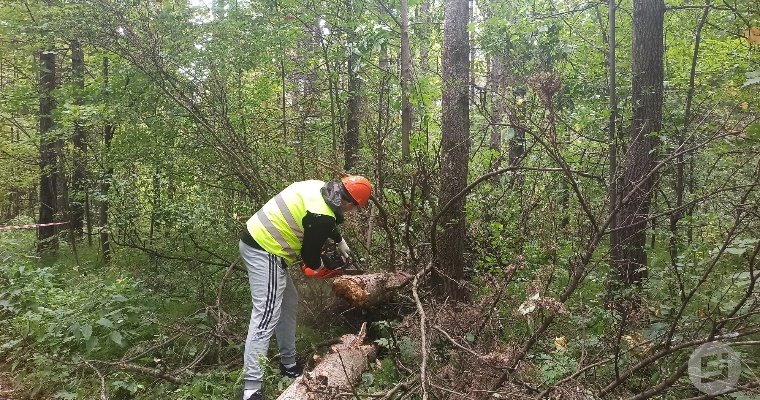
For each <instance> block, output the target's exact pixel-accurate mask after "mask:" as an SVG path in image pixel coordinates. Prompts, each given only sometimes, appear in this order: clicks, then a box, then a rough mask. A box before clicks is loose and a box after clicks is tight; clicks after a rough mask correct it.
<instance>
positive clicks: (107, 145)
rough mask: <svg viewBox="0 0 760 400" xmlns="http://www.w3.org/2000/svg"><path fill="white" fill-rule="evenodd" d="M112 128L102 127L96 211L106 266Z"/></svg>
mask: <svg viewBox="0 0 760 400" xmlns="http://www.w3.org/2000/svg"><path fill="white" fill-rule="evenodd" d="M108 77H109V75H108V58H107V57H106V58H104V59H103V97H104V100H105V101H106V102H108V98H109V88H108ZM113 133H114V127H113V125H112V124H111V122H110V121H109V122H106V124H105V126H103V154H104V157H103V164H104V165H106V168H105V171H103V177H102V179H101V181H100V197H101V199H100V204H99V210H98V214H99V215H98V216H99V218H98V220H99V223H100V249H101V254H102V257H103V262H105V263H106V264H108V263H110V262H111V234H110V228H109V226H108V189H109V188H110V186H111V177H112V176H113V168H112V167H111V158H110V156H109V151H110V150H111V140H112V139H113Z"/></svg>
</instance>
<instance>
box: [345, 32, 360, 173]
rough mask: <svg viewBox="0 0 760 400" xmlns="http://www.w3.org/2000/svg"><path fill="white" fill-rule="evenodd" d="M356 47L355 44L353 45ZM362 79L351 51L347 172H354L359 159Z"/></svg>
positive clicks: (346, 146)
mask: <svg viewBox="0 0 760 400" xmlns="http://www.w3.org/2000/svg"><path fill="white" fill-rule="evenodd" d="M353 45H355V44H353ZM360 88H361V79H360V78H359V70H358V56H357V54H356V53H355V52H354V51H353V49H351V50H350V53H349V55H348V104H347V107H346V108H347V112H348V114H347V115H346V137H345V148H344V149H343V151H344V155H345V167H344V169H345V170H346V171H353V170H354V168H356V162H357V160H358V158H359V113H360V112H361V110H360V108H361V94H360V93H359V91H360Z"/></svg>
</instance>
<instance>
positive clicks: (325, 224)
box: [239, 175, 372, 400]
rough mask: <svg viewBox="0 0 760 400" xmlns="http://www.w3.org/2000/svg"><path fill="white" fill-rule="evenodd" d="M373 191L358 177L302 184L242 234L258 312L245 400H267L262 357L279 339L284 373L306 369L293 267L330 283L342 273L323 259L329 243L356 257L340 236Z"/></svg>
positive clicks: (248, 346)
mask: <svg viewBox="0 0 760 400" xmlns="http://www.w3.org/2000/svg"><path fill="white" fill-rule="evenodd" d="M371 192H372V185H371V184H370V183H369V181H368V180H367V178H365V177H363V176H358V175H351V176H347V177H344V178H342V179H341V180H340V182H337V181H331V182H323V181H317V180H311V181H304V182H296V183H293V184H292V185H290V186H288V187H287V188H285V190H283V191H282V192H280V193H279V194H278V195H277V196H274V197H273V198H272V199H271V200H269V201H268V202H267V203H266V204H264V206H263V207H261V209H260V210H259V211H258V212H257V213H256V214H254V215H253V216H252V217H251V218H250V219H249V220H248V222H247V223H246V228H245V229H243V232H241V234H240V244H239V247H240V256H241V258H242V259H243V262H244V263H245V266H246V268H247V269H248V283H249V285H250V287H251V298H252V299H253V310H252V311H251V321H250V324H249V326H248V337H247V339H246V341H245V354H244V357H243V379H244V381H245V386H244V390H243V400H261V399H263V398H264V397H263V391H262V389H261V382H262V379H263V372H262V370H261V367H260V366H259V357H261V356H264V355H266V353H267V349H268V348H269V339H270V338H271V337H272V334H273V333H274V334H275V336H276V337H277V344H278V346H279V348H280V372H281V373H282V374H283V375H285V376H289V377H293V378H294V377H297V376H299V375H301V373H302V372H303V367H302V366H301V365H298V364H296V346H295V344H296V343H295V342H296V308H297V306H298V293H297V292H296V289H295V287H294V286H293V281H292V280H291V278H290V275H289V274H288V271H287V266H288V265H290V264H293V263H295V262H296V261H298V260H299V259H300V260H301V261H302V262H303V265H302V267H301V269H302V270H303V272H304V274H306V275H307V276H310V277H314V278H321V279H326V278H330V277H333V276H337V275H340V273H341V272H340V270H334V269H330V266H329V265H324V263H323V262H322V258H321V257H320V253H321V250H322V246H323V245H324V244H325V242H326V241H327V239H332V240H333V241H335V243H337V250H338V252H339V253H340V254H341V255H342V256H343V257H344V258H346V259H347V258H348V257H350V255H351V254H350V252H351V250H350V249H349V247H348V244H347V243H346V240H345V239H343V237H342V236H341V234H340V230H338V224H340V223H342V222H343V214H344V213H345V212H347V211H352V210H355V209H356V208H357V207H364V206H366V205H367V202H368V201H369V197H370V194H371Z"/></svg>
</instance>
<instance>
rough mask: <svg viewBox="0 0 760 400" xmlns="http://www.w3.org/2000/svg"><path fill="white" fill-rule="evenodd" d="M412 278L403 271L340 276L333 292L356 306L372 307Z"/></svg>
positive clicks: (334, 282)
mask: <svg viewBox="0 0 760 400" xmlns="http://www.w3.org/2000/svg"><path fill="white" fill-rule="evenodd" d="M411 278H412V276H411V275H409V274H406V273H403V272H379V273H371V274H364V275H352V276H340V277H338V278H336V279H335V280H334V281H333V292H334V293H335V295H336V296H338V297H340V298H342V299H344V300H346V301H348V302H349V303H351V305H353V306H355V307H370V306H372V305H374V304H377V303H378V302H379V301H381V300H382V299H383V298H384V297H385V296H386V295H387V294H388V293H390V292H392V291H393V290H395V289H398V288H399V287H401V286H403V285H404V284H406V283H407V282H409V280H410V279H411Z"/></svg>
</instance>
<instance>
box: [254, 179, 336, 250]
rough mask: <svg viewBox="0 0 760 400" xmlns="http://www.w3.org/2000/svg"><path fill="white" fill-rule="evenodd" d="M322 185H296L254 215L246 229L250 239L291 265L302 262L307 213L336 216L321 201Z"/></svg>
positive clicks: (319, 183)
mask: <svg viewBox="0 0 760 400" xmlns="http://www.w3.org/2000/svg"><path fill="white" fill-rule="evenodd" d="M324 184H325V183H324V182H322V181H316V180H313V181H304V182H296V183H294V184H292V185H290V186H288V187H287V188H285V190H283V191H282V192H280V193H279V194H278V195H276V196H274V197H273V198H272V199H271V200H269V201H268V202H267V203H266V204H264V206H263V207H261V209H260V210H259V211H258V212H257V213H256V214H254V215H253V216H252V217H251V218H250V219H249V220H248V222H247V224H246V226H247V228H248V231H249V232H250V233H251V236H252V237H253V238H254V239H255V240H256V242H257V243H258V244H259V245H260V246H261V247H262V248H263V249H264V250H266V251H267V252H269V253H271V254H274V255H277V256H280V257H283V258H284V259H285V260H286V261H287V262H288V263H293V262H295V261H296V260H297V259H298V258H300V252H301V247H302V244H303V235H304V233H303V231H304V230H303V218H304V217H305V216H306V214H307V213H308V212H311V213H314V214H322V215H329V216H331V217H333V218H335V213H334V212H333V211H332V209H331V208H330V207H329V206H328V205H327V203H326V202H325V201H324V199H323V198H322V193H321V189H322V186H324Z"/></svg>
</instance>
